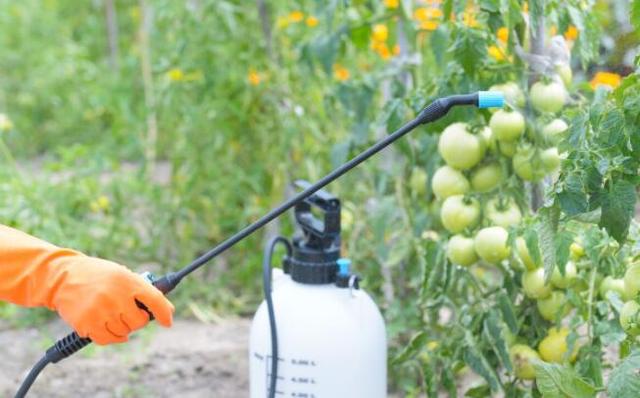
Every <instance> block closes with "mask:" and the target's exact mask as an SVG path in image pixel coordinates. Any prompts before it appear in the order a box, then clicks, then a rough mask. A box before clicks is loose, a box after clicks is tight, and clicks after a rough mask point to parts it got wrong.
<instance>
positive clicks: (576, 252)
mask: <svg viewBox="0 0 640 398" xmlns="http://www.w3.org/2000/svg"><path fill="white" fill-rule="evenodd" d="M569 251H570V253H571V258H572V259H573V260H575V261H577V260H579V259H581V258H582V257H584V247H582V245H581V244H580V243H578V242H573V243H572V244H571V246H569Z"/></svg>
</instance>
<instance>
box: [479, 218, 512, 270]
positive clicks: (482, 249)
mask: <svg viewBox="0 0 640 398" xmlns="http://www.w3.org/2000/svg"><path fill="white" fill-rule="evenodd" d="M508 239H509V233H508V232H507V230H506V229H504V228H502V227H487V228H482V229H481V230H480V231H478V233H477V234H476V237H475V249H476V253H478V256H480V258H481V259H483V260H484V261H486V262H488V263H490V264H497V263H499V262H500V261H502V260H504V259H506V258H507V257H509V246H508V245H507V240H508Z"/></svg>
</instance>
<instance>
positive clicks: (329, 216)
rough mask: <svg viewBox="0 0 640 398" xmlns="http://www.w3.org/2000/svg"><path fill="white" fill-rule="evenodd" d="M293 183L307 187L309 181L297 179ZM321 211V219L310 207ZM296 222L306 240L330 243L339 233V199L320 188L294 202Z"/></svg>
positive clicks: (300, 186) (302, 187) (303, 187)
mask: <svg viewBox="0 0 640 398" xmlns="http://www.w3.org/2000/svg"><path fill="white" fill-rule="evenodd" d="M295 185H296V186H297V187H298V188H300V189H303V190H304V189H307V188H309V187H310V186H311V183H310V182H308V181H304V180H298V181H296V182H295ZM313 208H317V209H320V211H321V212H322V213H323V219H322V220H320V219H319V218H317V217H316V216H315V215H314V214H313V212H312V209H313ZM294 214H295V217H296V222H297V223H298V224H299V225H300V227H301V228H302V230H303V232H304V235H305V237H307V239H308V240H320V241H321V244H323V245H324V244H325V243H327V244H330V243H331V242H333V240H334V239H335V237H336V236H338V235H339V234H340V199H338V198H336V197H335V196H333V195H332V194H330V193H329V192H327V191H325V190H324V189H321V190H319V191H317V192H315V193H314V194H312V195H310V196H309V197H307V198H306V199H304V200H303V201H301V202H298V204H296V206H295V209H294Z"/></svg>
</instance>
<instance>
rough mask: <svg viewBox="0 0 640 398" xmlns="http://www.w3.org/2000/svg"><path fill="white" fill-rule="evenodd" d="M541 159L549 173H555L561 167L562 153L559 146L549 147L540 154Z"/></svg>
mask: <svg viewBox="0 0 640 398" xmlns="http://www.w3.org/2000/svg"><path fill="white" fill-rule="evenodd" d="M540 160H541V161H542V166H543V167H544V169H545V171H546V172H547V174H549V173H553V172H555V171H556V170H558V169H559V168H560V160H561V158H560V154H558V148H556V147H551V148H547V149H545V150H544V151H542V153H541V154H540Z"/></svg>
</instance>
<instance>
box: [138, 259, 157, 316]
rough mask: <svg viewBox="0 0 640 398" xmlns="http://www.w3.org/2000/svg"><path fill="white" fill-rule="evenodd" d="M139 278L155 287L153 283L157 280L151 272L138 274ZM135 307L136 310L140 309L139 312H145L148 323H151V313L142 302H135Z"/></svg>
mask: <svg viewBox="0 0 640 398" xmlns="http://www.w3.org/2000/svg"><path fill="white" fill-rule="evenodd" d="M140 276H141V277H142V278H144V280H145V281H147V282H149V283H150V284H152V285H154V286H155V282H156V281H157V280H158V278H156V276H155V275H154V274H153V273H152V272H149V271H145V272H142V273H141V274H140ZM136 306H138V308H140V309H141V310H143V311H144V312H146V313H147V315H149V320H150V321H153V320H154V319H155V318H154V316H153V314H152V313H151V311H149V308H147V306H146V305H144V304H143V303H142V302H140V301H138V300H136Z"/></svg>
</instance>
